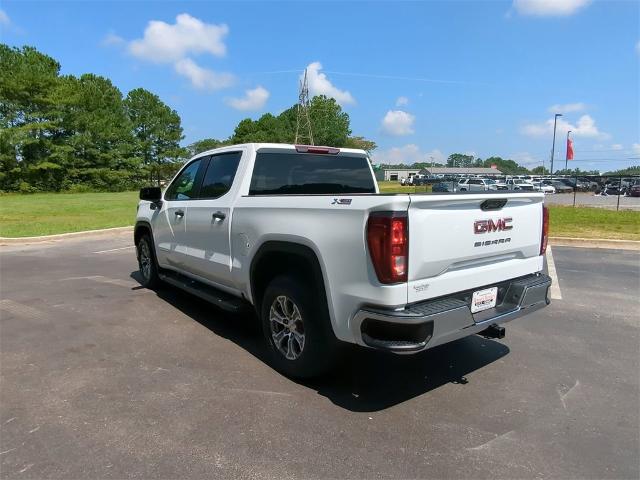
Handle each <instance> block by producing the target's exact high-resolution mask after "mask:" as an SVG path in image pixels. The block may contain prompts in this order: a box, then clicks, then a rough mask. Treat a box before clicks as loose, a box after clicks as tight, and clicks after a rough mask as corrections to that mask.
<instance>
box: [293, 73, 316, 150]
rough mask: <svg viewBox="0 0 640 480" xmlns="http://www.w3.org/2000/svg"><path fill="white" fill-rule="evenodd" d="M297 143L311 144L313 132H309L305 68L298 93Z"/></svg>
mask: <svg viewBox="0 0 640 480" xmlns="http://www.w3.org/2000/svg"><path fill="white" fill-rule="evenodd" d="M294 143H295V144H297V145H300V144H302V145H313V133H312V132H311V118H310V117H309V85H308V83H307V69H306V68H305V69H304V76H303V79H302V81H301V82H300V94H299V95H298V115H297V118H296V139H295V142H294Z"/></svg>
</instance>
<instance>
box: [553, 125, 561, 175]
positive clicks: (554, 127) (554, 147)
mask: <svg viewBox="0 0 640 480" xmlns="http://www.w3.org/2000/svg"><path fill="white" fill-rule="evenodd" d="M561 116H562V114H561V113H556V114H555V116H554V117H553V143H552V144H551V178H553V157H554V155H555V150H556V126H557V124H558V117H561Z"/></svg>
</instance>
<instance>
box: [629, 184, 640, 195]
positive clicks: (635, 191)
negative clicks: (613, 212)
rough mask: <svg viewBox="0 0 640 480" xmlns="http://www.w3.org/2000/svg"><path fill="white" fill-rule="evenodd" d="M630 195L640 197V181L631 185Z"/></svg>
mask: <svg viewBox="0 0 640 480" xmlns="http://www.w3.org/2000/svg"><path fill="white" fill-rule="evenodd" d="M627 194H628V195H629V196H630V197H640V183H636V184H635V185H632V186H631V187H629V190H628V193H627Z"/></svg>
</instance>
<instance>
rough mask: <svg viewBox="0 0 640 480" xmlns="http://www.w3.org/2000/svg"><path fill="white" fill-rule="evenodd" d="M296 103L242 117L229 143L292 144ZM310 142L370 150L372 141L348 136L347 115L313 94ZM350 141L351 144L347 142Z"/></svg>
mask: <svg viewBox="0 0 640 480" xmlns="http://www.w3.org/2000/svg"><path fill="white" fill-rule="evenodd" d="M297 108H298V107H297V105H293V106H292V107H291V108H288V109H287V110H285V111H284V112H282V113H281V114H280V115H278V116H277V117H276V116H274V115H272V114H270V113H266V114H264V115H263V116H261V117H260V118H259V119H258V120H251V119H250V118H245V119H244V120H242V121H240V123H238V125H237V126H236V128H235V130H234V132H233V135H232V136H231V138H230V139H229V141H230V142H231V143H247V142H274V143H293V142H294V141H295V136H296V118H297ZM309 117H310V118H311V129H312V133H313V141H314V143H315V144H316V145H329V146H333V147H347V146H349V145H358V146H357V147H353V148H362V147H367V148H365V149H366V150H368V151H370V150H373V148H375V143H374V142H371V141H369V140H366V139H365V138H363V137H353V138H350V135H351V128H350V121H349V115H348V114H347V113H346V112H343V111H342V107H340V105H338V103H337V102H336V101H335V100H334V99H333V98H327V97H325V96H324V95H320V96H317V97H313V99H312V100H311V103H310V106H309ZM349 142H351V143H349Z"/></svg>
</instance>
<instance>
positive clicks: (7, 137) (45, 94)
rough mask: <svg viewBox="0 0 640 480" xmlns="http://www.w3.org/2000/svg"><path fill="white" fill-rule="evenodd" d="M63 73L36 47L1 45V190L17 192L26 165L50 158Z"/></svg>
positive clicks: (55, 63)
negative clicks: (55, 104)
mask: <svg viewBox="0 0 640 480" xmlns="http://www.w3.org/2000/svg"><path fill="white" fill-rule="evenodd" d="M59 70H60V65H59V64H58V62H56V61H55V60H54V59H53V58H51V57H49V56H47V55H44V54H42V53H40V52H38V51H37V50H36V49H34V48H32V47H22V48H15V47H13V48H12V47H9V46H7V45H4V44H0V167H1V170H0V189H17V188H18V184H19V183H20V182H21V175H22V174H23V172H24V169H25V168H26V166H27V165H30V164H36V163H38V162H40V161H45V160H46V159H47V156H48V155H49V152H50V149H51V145H52V142H53V133H54V131H55V123H54V122H53V118H52V117H53V111H52V105H53V102H52V98H51V92H52V91H54V90H55V86H56V84H57V82H58V72H59Z"/></svg>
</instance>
